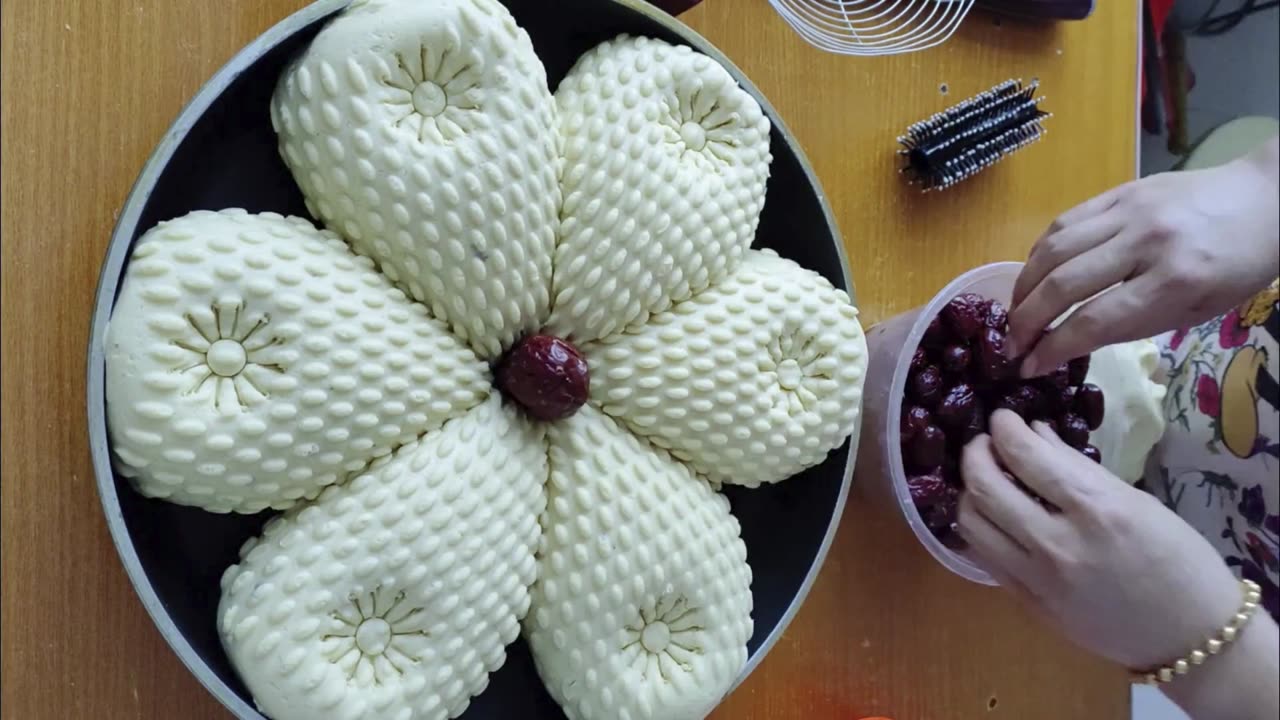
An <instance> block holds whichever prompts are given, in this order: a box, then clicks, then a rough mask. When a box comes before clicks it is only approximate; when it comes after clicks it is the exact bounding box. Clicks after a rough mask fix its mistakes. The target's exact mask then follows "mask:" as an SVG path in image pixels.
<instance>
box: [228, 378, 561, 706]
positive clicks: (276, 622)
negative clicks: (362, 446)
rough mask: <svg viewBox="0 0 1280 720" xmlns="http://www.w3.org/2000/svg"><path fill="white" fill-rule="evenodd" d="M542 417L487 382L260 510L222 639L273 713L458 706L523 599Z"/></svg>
mask: <svg viewBox="0 0 1280 720" xmlns="http://www.w3.org/2000/svg"><path fill="white" fill-rule="evenodd" d="M546 473H547V469H546V451H545V448H544V443H543V439H542V431H541V429H540V428H538V427H536V426H533V425H530V424H528V423H526V422H525V421H524V420H523V419H521V418H519V417H518V416H517V415H516V414H515V413H514V411H512V410H511V409H509V408H506V407H503V405H502V402H501V399H500V398H499V397H498V396H497V395H494V396H492V397H490V398H489V400H487V401H486V402H485V403H483V404H482V405H481V406H479V407H477V408H475V409H473V410H472V411H471V412H469V413H467V414H466V415H464V416H463V417H460V418H457V419H455V420H451V421H450V422H449V423H448V424H446V425H445V426H444V427H443V428H442V429H440V430H437V431H435V432H433V433H431V434H430V435H428V436H427V437H426V438H424V439H422V440H420V441H417V442H415V443H413V444H411V445H407V446H405V447H404V448H402V449H400V450H399V451H397V452H396V453H395V454H394V455H393V456H392V457H390V458H385V459H383V460H380V461H378V462H377V463H376V464H375V465H374V466H373V467H372V468H371V469H370V470H369V471H368V472H366V473H363V474H361V475H360V476H358V477H356V478H354V479H353V480H352V481H351V482H350V483H348V484H347V485H344V486H341V487H331V488H329V489H327V490H325V491H324V492H323V493H322V494H321V495H320V497H319V498H318V499H317V500H315V501H314V502H311V503H308V504H306V505H304V506H300V507H298V508H295V509H294V510H291V511H290V512H288V513H286V514H285V515H283V516H281V517H279V518H276V519H274V520H272V521H271V522H270V523H268V524H267V527H266V528H265V529H264V531H263V534H262V537H261V538H260V539H255V540H250V541H249V542H248V543H246V544H245V546H244V548H243V549H242V551H241V558H242V559H241V561H240V564H238V565H234V566H232V567H231V568H229V569H228V570H227V572H226V573H225V574H224V576H223V578H222V602H221V605H220V606H219V609H218V629H219V633H220V636H221V638H222V642H223V646H224V647H225V648H226V650H227V654H228V655H229V656H230V658H231V661H232V663H233V664H234V666H235V668H236V670H237V671H238V672H239V674H240V676H241V678H243V679H244V681H245V684H246V685H247V686H248V687H249V690H250V691H251V692H252V694H253V697H254V700H255V701H256V702H257V704H258V706H259V708H261V709H262V711H263V712H264V713H266V714H267V715H268V716H270V717H272V718H273V719H274V720H295V719H296V720H315V719H316V718H333V719H341V720H355V719H356V718H369V719H370V720H375V719H376V720H443V719H444V718H451V717H457V716H458V715H460V714H461V713H462V712H463V711H464V710H465V709H466V707H467V705H468V704H469V702H470V699H471V698H472V697H473V696H475V695H477V694H479V693H480V692H481V691H482V690H484V688H485V687H486V686H487V684H488V677H489V673H491V672H493V671H495V670H497V669H498V668H499V667H501V665H502V664H503V662H504V660H505V657H506V650H505V648H506V646H507V644H509V643H511V642H512V641H513V640H515V638H516V636H517V635H518V634H519V631H520V626H519V622H520V619H521V618H523V617H524V615H525V613H526V612H527V611H528V608H529V593H528V587H529V586H530V585H531V584H532V583H533V580H534V577H535V574H536V569H537V564H536V561H535V559H534V550H535V548H536V545H537V541H538V536H539V528H538V523H537V518H538V514H539V513H541V512H542V511H543V510H544V508H545V506H546V498H545V495H544V493H543V487H544V484H545V483H546V478H547V474H546Z"/></svg>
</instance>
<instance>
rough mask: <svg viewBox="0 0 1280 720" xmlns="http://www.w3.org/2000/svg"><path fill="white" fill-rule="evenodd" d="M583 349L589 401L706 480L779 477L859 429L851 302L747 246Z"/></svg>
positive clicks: (859, 357) (857, 350) (859, 378)
mask: <svg viewBox="0 0 1280 720" xmlns="http://www.w3.org/2000/svg"><path fill="white" fill-rule="evenodd" d="M585 352H586V353H587V358H588V363H589V364H590V366H591V385H592V388H591V389H592V397H593V400H594V401H595V402H597V403H598V404H599V406H600V407H601V408H603V409H604V411H605V412H607V413H608V414H610V415H612V416H614V417H617V418H619V419H620V420H622V421H623V422H624V423H625V424H626V426H627V427H628V428H630V429H631V430H633V431H634V432H636V433H638V434H640V435H642V436H644V437H647V438H648V439H649V440H650V441H651V442H653V443H654V444H655V445H658V446H659V447H663V448H666V449H668V450H670V451H671V452H672V454H674V455H675V456H676V457H678V458H680V459H681V460H685V461H686V462H688V463H689V464H690V465H692V467H693V469H694V470H696V471H697V472H698V473H700V474H702V475H704V476H705V477H707V478H709V479H710V480H712V481H713V482H719V483H729V484H737V485H746V486H750V487H754V486H757V485H760V484H762V483H771V482H778V481H780V480H784V479H786V478H789V477H791V476H792V475H795V474H796V473H798V472H800V471H801V470H804V469H805V468H807V467H810V466H812V465H815V464H817V463H819V462H821V461H822V459H823V458H824V457H826V455H827V453H828V452H829V451H830V450H832V449H833V448H836V447H838V446H839V445H840V444H841V443H843V442H844V440H845V438H846V437H848V436H849V435H850V434H852V433H856V432H857V431H858V426H859V420H860V418H861V410H862V383H863V380H864V377H865V375H866V368H867V347H866V338H865V337H864V336H863V332H862V326H861V324H860V323H859V322H858V311H857V310H856V309H855V308H854V306H853V305H852V304H851V303H850V301H849V297H848V296H847V295H846V294H845V293H844V292H843V291H841V290H837V289H836V288H834V287H833V286H832V285H831V283H829V282H827V280H826V279H825V278H823V277H822V276H820V275H818V274H817V273H814V272H812V271H810V270H806V269H804V268H802V267H800V266H799V265H797V264H795V263H794V262H792V261H790V260H787V259H784V258H780V257H778V256H777V255H776V254H774V253H772V252H769V251H759V250H751V251H749V252H748V254H747V257H746V260H745V261H744V262H743V264H742V267H740V268H739V269H738V270H737V272H735V273H734V274H733V275H731V276H730V277H728V278H726V279H725V280H724V281H722V282H721V283H719V284H718V285H716V286H714V287H712V288H710V289H708V290H707V291H705V292H703V293H701V294H699V295H698V296H696V297H694V298H693V299H691V300H688V301H686V302H683V303H680V304H678V305H676V306H675V307H673V308H672V309H670V310H668V311H666V312H663V313H660V314H658V315H655V316H653V317H652V318H651V319H650V320H649V322H648V324H646V325H645V326H644V327H642V328H640V329H639V330H636V331H634V332H630V333H623V334H618V335H614V336H612V337H609V338H606V339H605V340H602V341H600V342H597V343H592V344H590V345H588V346H586V348H585Z"/></svg>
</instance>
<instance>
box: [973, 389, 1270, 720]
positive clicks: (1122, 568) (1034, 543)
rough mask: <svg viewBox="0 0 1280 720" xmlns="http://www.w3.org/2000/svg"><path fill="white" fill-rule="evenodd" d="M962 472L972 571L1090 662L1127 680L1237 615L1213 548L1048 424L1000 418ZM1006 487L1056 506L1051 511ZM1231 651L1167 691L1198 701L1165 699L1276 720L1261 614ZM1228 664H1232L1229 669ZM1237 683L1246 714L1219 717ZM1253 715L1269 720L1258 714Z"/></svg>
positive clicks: (1234, 595) (1007, 415)
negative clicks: (1121, 671)
mask: <svg viewBox="0 0 1280 720" xmlns="http://www.w3.org/2000/svg"><path fill="white" fill-rule="evenodd" d="M961 472H962V473H963V476H964V481H965V491H964V494H963V495H962V496H961V500H960V516H959V521H958V527H959V532H960V534H961V535H962V536H963V537H964V538H965V539H966V540H967V541H968V542H969V545H970V548H971V549H972V552H973V553H974V554H975V556H976V558H977V560H978V561H979V562H980V563H981V564H982V566H983V567H984V568H985V569H986V570H987V571H988V572H989V573H991V575H992V576H993V577H995V578H996V580H997V581H998V582H1000V584H1001V585H1002V586H1004V587H1005V588H1007V589H1009V590H1011V591H1013V592H1014V593H1015V594H1016V595H1018V596H1019V597H1021V598H1022V599H1023V600H1024V601H1025V602H1026V603H1027V604H1028V605H1029V606H1030V607H1031V608H1032V609H1033V610H1034V611H1036V612H1037V613H1038V614H1040V615H1041V616H1043V617H1044V618H1045V619H1046V620H1047V621H1048V622H1049V623H1050V624H1052V625H1054V626H1056V627H1057V628H1058V629H1060V630H1061V631H1062V632H1063V633H1064V634H1065V635H1067V637H1069V638H1071V639H1072V640H1074V641H1075V642H1076V643H1078V644H1080V645H1082V646H1083V647H1085V648H1086V649H1089V650H1091V651H1093V652H1094V653H1096V654H1098V655H1102V656H1103V657H1106V658H1109V659H1111V660H1113V661H1115V662H1117V663H1119V664H1121V665H1124V666H1125V667H1128V668H1131V669H1134V670H1145V669H1150V668H1153V667H1156V666H1159V665H1162V664H1164V663H1168V662H1172V661H1173V660H1175V659H1177V658H1180V657H1183V656H1184V655H1186V654H1187V653H1188V652H1190V651H1191V650H1193V649H1195V648H1196V647H1197V646H1199V645H1200V644H1201V643H1203V642H1204V641H1205V639H1206V638H1208V637H1211V636H1213V635H1214V634H1215V633H1216V632H1217V631H1218V630H1219V629H1220V628H1221V627H1222V626H1223V624H1224V623H1226V621H1227V620H1228V619H1229V618H1230V617H1231V616H1232V615H1233V614H1234V613H1235V612H1236V610H1237V609H1238V608H1239V607H1240V604H1241V599H1242V594H1241V591H1240V586H1239V583H1238V581H1237V580H1236V578H1235V576H1234V575H1233V574H1232V573H1231V571H1230V570H1229V569H1228V568H1227V566H1226V564H1225V563H1224V562H1223V560H1222V558H1221V557H1220V556H1219V554H1218V552H1217V551H1216V550H1215V549H1214V548H1213V546H1211V545H1210V544H1209V543H1208V541H1206V540H1205V539H1204V538H1203V537H1201V536H1200V534H1199V533H1197V532H1196V531H1195V530H1194V529H1193V528H1192V527H1191V526H1190V525H1187V524H1186V523H1185V522H1183V520H1182V519H1181V518H1179V517H1178V516H1177V515H1175V514H1174V513H1173V512H1171V511H1170V510H1169V509H1168V508H1166V507H1164V505H1162V504H1160V502H1159V501H1157V500H1156V499H1155V498H1153V497H1151V496H1150V495H1148V494H1146V493H1144V492H1141V491H1139V490H1137V489H1135V488H1133V487H1131V486H1130V485H1128V484H1127V483H1125V482H1124V481H1122V480H1120V479H1118V478H1116V477H1115V476H1113V475H1111V474H1110V473H1109V472H1108V471H1107V470H1106V469H1104V468H1103V467H1102V466H1101V465H1099V464H1097V463H1094V462H1093V461H1091V460H1089V459H1088V458H1086V457H1085V456H1084V455H1082V454H1080V453H1079V452H1077V451H1076V450H1073V449H1071V448H1070V447H1068V446H1067V445H1066V444H1065V443H1063V442H1062V441H1061V440H1060V439H1058V436H1057V435H1056V434H1054V433H1053V431H1052V430H1050V429H1049V428H1048V427H1047V426H1044V425H1043V424H1042V423H1036V427H1035V428H1034V429H1033V428H1031V427H1028V426H1027V425H1026V424H1025V423H1024V422H1023V421H1022V419H1021V418H1019V417H1018V416H1017V415H1015V414H1013V413H1011V412H1009V411H1007V410H1001V411H998V412H996V413H995V414H994V415H993V416H992V418H991V435H990V436H989V437H988V436H980V437H979V438H977V439H975V440H974V441H973V442H971V443H970V444H969V446H968V447H966V448H965V451H964V458H963V461H962V465H961ZM1013 478H1017V479H1018V480H1021V481H1022V483H1023V484H1025V485H1026V487H1028V488H1029V489H1030V490H1031V491H1032V492H1034V493H1036V494H1037V495H1038V496H1040V497H1041V498H1043V499H1044V500H1045V501H1047V502H1048V503H1051V504H1052V505H1053V506H1054V508H1053V509H1046V507H1045V506H1043V505H1041V504H1040V503H1038V502H1037V501H1036V500H1035V499H1033V498H1032V497H1031V496H1030V495H1028V494H1027V493H1026V492H1025V491H1023V490H1022V489H1021V488H1020V487H1019V486H1018V485H1016V484H1015V483H1014V482H1013ZM1250 636H1252V637H1250ZM1246 639H1248V641H1249V642H1248V643H1246V642H1245V640H1246ZM1237 644H1238V645H1241V647H1239V648H1231V649H1229V650H1228V651H1226V652H1224V653H1223V655H1222V656H1221V657H1216V658H1213V659H1212V660H1210V661H1209V662H1208V663H1206V665H1205V666H1204V667H1200V668H1196V669H1195V671H1193V673H1192V675H1191V676H1188V678H1185V679H1179V680H1177V681H1175V683H1174V685H1178V684H1179V683H1182V686H1181V687H1182V688H1183V689H1188V690H1196V692H1194V693H1191V695H1192V696H1191V697H1179V696H1178V695H1176V694H1174V693H1172V692H1171V694H1173V695H1174V698H1175V699H1176V700H1178V701H1179V702H1180V703H1181V704H1182V705H1183V706H1184V707H1185V708H1187V709H1188V711H1193V710H1194V711H1196V712H1193V713H1192V714H1193V715H1198V713H1199V712H1200V711H1204V712H1206V713H1207V714H1205V715H1200V716H1201V717H1213V718H1235V717H1263V716H1265V717H1275V712H1276V709H1278V708H1280V700H1277V699H1276V698H1277V688H1276V682H1275V677H1276V675H1275V673H1276V665H1277V655H1280V647H1278V646H1277V637H1276V630H1275V624H1274V623H1273V622H1272V621H1271V619H1270V618H1269V617H1267V616H1266V614H1265V612H1262V611H1259V615H1258V616H1257V617H1255V618H1254V619H1253V620H1252V621H1251V623H1250V624H1249V625H1248V626H1246V628H1245V631H1244V632H1242V633H1241V640H1240V641H1239V642H1238V643H1237ZM1233 654H1234V655H1235V656H1237V657H1236V659H1235V660H1228V658H1230V657H1232V656H1233ZM1239 665H1243V666H1244V667H1245V668H1246V669H1244V670H1242V669H1241V668H1240V667H1238V666H1239ZM1250 668H1252V669H1250ZM1268 672H1269V673H1270V675H1267V674H1266V673H1268ZM1220 673H1230V676H1229V677H1228V678H1223V677H1221V676H1220V675H1219V674H1220ZM1250 673H1254V675H1252V676H1251V675H1250ZM1257 673H1262V674H1261V675H1257ZM1197 675H1199V677H1198V678H1197V677H1194V676H1197ZM1251 677H1252V680H1251V679H1250V678H1251ZM1209 680H1213V682H1211V683H1208V685H1207V686H1206V685H1205V683H1207V682H1208V681H1209ZM1241 682H1243V683H1245V686H1246V688H1247V689H1248V690H1249V691H1250V694H1249V696H1248V697H1247V698H1246V699H1247V700H1248V703H1246V704H1245V705H1241V706H1239V707H1240V708H1243V710H1242V712H1243V714H1239V713H1237V712H1236V711H1235V710H1236V709H1233V708H1231V707H1224V706H1223V703H1230V702H1233V700H1232V698H1231V697H1229V696H1231V695H1234V694H1238V693H1236V692H1234V691H1241V692H1243V689H1242V688H1241V687H1240V686H1239V685H1237V683H1241ZM1202 686H1204V687H1207V688H1208V689H1198V688H1201V687H1202ZM1208 686H1212V687H1208ZM1172 689H1173V688H1172V686H1171V690H1172ZM1231 689H1234V691H1233V690H1231ZM1259 693H1261V695H1259ZM1259 701H1262V702H1263V704H1262V705H1261V706H1259V705H1258V704H1257V703H1258V702H1259ZM1266 703H1271V704H1270V705H1267V704H1266ZM1206 707H1208V708H1209V709H1208V710H1205V708H1206ZM1259 707H1262V708H1263V709H1264V710H1266V711H1267V712H1270V715H1257V714H1255V713H1256V712H1257V711H1258V708H1259ZM1237 709H1239V708H1237Z"/></svg>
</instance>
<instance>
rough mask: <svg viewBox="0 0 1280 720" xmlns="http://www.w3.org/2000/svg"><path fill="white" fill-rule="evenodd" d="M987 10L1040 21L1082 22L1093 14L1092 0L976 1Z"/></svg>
mask: <svg viewBox="0 0 1280 720" xmlns="http://www.w3.org/2000/svg"><path fill="white" fill-rule="evenodd" d="M978 4H979V5H981V6H982V7H984V8H987V9H988V10H994V11H995V12H999V13H1004V14H1006V15H1016V16H1018V17H1024V18H1035V19H1040V20H1084V19H1085V18H1087V17H1089V16H1090V15H1092V14H1093V9H1094V0H978Z"/></svg>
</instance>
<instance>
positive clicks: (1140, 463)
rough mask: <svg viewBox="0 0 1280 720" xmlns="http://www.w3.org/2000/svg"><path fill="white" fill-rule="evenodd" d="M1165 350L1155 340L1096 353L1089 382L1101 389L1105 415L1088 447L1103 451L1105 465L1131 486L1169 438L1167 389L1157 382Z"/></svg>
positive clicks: (1092, 359)
mask: <svg viewBox="0 0 1280 720" xmlns="http://www.w3.org/2000/svg"><path fill="white" fill-rule="evenodd" d="M1159 365H1160V350H1159V348H1158V347H1156V344H1155V343H1154V342H1152V341H1150V340H1137V341H1135V342H1128V343H1120V344H1118V345H1109V346H1107V347H1104V348H1102V349H1100V350H1095V351H1094V353H1093V356H1092V357H1091V358H1090V361H1089V374H1088V378H1087V379H1086V382H1090V383H1093V384H1094V385H1097V386H1098V387H1099V388H1102V394H1103V396H1104V398H1105V405H1106V408H1105V410H1106V412H1105V413H1104V415H1103V419H1102V425H1101V427H1099V428H1098V429H1097V430H1094V431H1093V432H1092V433H1091V434H1090V435H1089V442H1090V443H1092V444H1093V445H1094V447H1096V448H1098V450H1099V451H1101V452H1102V465H1103V467H1105V468H1107V469H1108V470H1110V471H1111V472H1113V473H1115V474H1116V475H1118V476H1119V477H1121V478H1122V479H1124V480H1125V481H1126V482H1130V483H1134V482H1137V481H1138V480H1141V479H1142V475H1143V471H1144V469H1145V467H1146V463H1147V456H1148V455H1149V454H1150V453H1151V449H1152V448H1154V447H1155V445H1156V443H1158V442H1160V438H1161V436H1163V435H1164V428H1165V419H1164V396H1165V393H1166V392H1167V389H1166V388H1165V386H1164V385H1162V384H1160V383H1158V382H1156V381H1155V380H1153V379H1152V378H1153V376H1154V375H1155V374H1156V372H1157V369H1158V368H1159Z"/></svg>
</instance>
